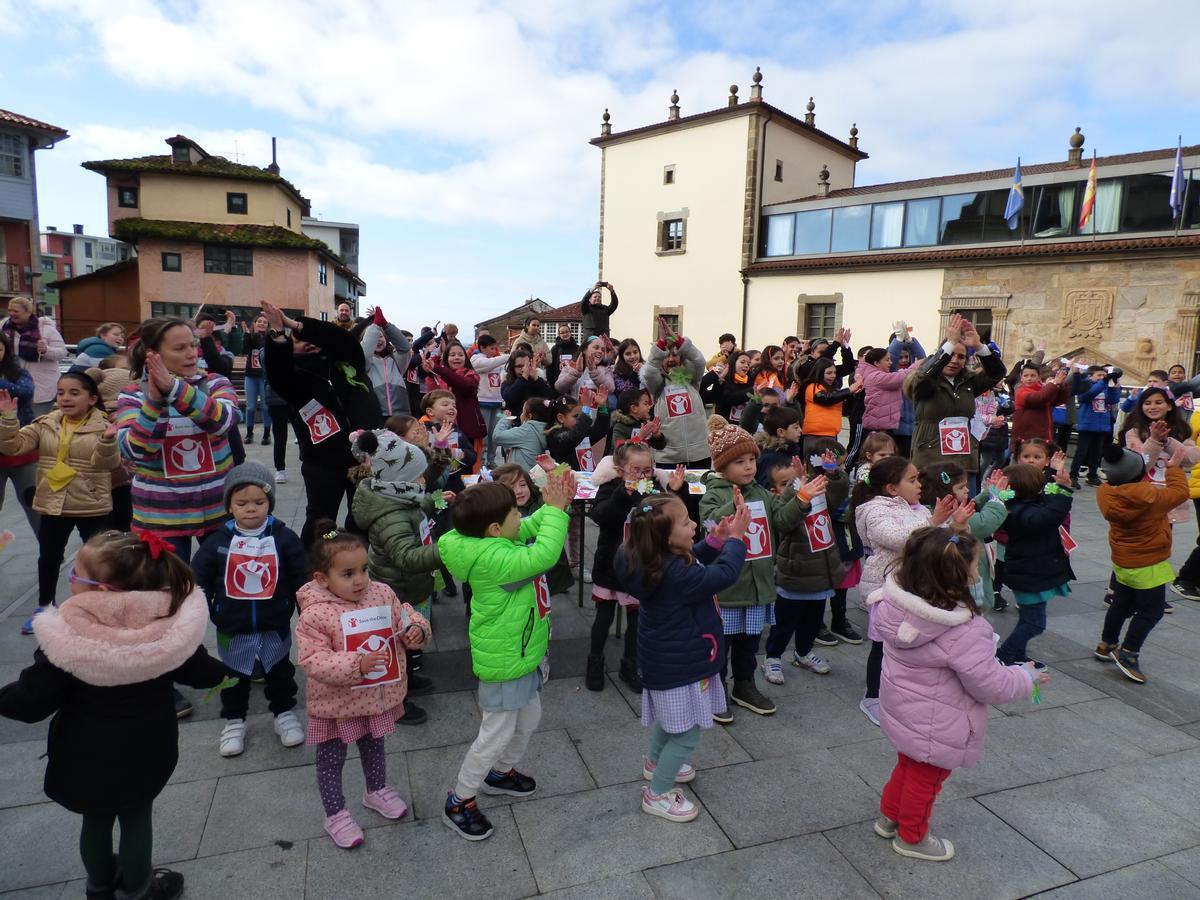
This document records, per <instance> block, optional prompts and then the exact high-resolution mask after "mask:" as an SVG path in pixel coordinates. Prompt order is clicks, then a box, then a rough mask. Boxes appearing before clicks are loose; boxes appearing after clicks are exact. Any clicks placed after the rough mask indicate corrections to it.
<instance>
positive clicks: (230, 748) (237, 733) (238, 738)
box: [219, 719, 246, 756]
mask: <svg viewBox="0 0 1200 900" xmlns="http://www.w3.org/2000/svg"><path fill="white" fill-rule="evenodd" d="M245 749H246V720H245V719H230V720H228V721H227V722H226V723H225V727H224V728H222V729H221V743H220V751H219V752H220V754H221V755H222V756H241V755H242V751H243V750H245Z"/></svg>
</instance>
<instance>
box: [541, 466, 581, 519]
mask: <svg viewBox="0 0 1200 900" xmlns="http://www.w3.org/2000/svg"><path fill="white" fill-rule="evenodd" d="M542 498H543V499H544V500H545V501H546V505H547V506H553V507H555V508H557V509H561V510H564V511H565V510H566V508H567V507H568V506H570V505H571V501H572V500H574V499H575V473H574V472H572V471H571V470H570V469H563V470H562V471H561V472H557V473H555V472H551V473H550V475H549V476H548V477H547V478H546V486H545V487H544V488H543V489H542Z"/></svg>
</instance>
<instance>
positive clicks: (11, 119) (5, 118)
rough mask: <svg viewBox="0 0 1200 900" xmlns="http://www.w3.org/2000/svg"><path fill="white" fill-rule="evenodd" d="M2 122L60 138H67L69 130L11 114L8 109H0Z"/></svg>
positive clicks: (0, 120) (18, 114) (17, 114)
mask: <svg viewBox="0 0 1200 900" xmlns="http://www.w3.org/2000/svg"><path fill="white" fill-rule="evenodd" d="M0 122H4V123H6V124H9V125H18V126H20V127H21V128H28V129H31V130H32V131H44V132H46V133H47V134H53V135H57V136H58V137H60V138H65V137H66V136H67V129H65V128H59V127H58V126H57V125H51V124H49V123H48V122H42V121H39V120H38V119H31V118H30V117H29V116H23V115H21V114H20V113H15V112H9V111H8V110H7V109H0Z"/></svg>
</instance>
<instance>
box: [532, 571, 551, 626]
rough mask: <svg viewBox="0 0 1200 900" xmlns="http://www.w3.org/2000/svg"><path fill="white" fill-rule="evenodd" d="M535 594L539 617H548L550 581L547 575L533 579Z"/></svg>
mask: <svg viewBox="0 0 1200 900" xmlns="http://www.w3.org/2000/svg"><path fill="white" fill-rule="evenodd" d="M533 596H534V599H535V600H536V601H537V611H538V618H539V619H544V618H546V616H548V615H550V582H549V581H547V580H546V576H545V575H539V576H538V577H537V578H535V579H533Z"/></svg>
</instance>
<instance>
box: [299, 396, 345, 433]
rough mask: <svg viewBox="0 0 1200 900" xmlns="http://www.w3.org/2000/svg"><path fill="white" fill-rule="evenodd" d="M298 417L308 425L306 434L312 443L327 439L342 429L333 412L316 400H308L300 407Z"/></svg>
mask: <svg viewBox="0 0 1200 900" xmlns="http://www.w3.org/2000/svg"><path fill="white" fill-rule="evenodd" d="M300 418H301V419H303V420H304V424H305V425H307V426H308V436H309V439H310V440H311V441H312V442H313V443H314V444H319V443H321V442H322V441H325V440H328V439H329V438H331V437H333V436H334V435H335V434H337V433H338V432H339V431H341V430H342V426H340V425H339V424H338V421H337V418H336V417H335V416H334V415H333V413H331V412H330V411H329V410H328V409H326V408H325V407H324V406H322V405H321V404H320V403H319V402H318V401H316V400H309V401H308V402H307V403H305V404H304V405H303V406H302V407H300Z"/></svg>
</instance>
